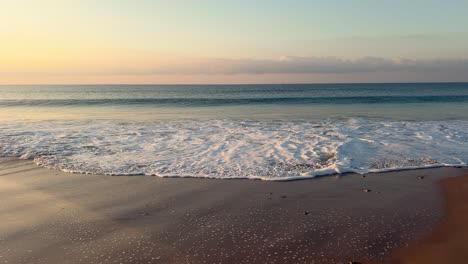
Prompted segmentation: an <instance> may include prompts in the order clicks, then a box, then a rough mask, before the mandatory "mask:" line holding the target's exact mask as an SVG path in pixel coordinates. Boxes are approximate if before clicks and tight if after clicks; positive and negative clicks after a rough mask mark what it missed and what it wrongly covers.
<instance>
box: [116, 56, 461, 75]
mask: <svg viewBox="0 0 468 264" xmlns="http://www.w3.org/2000/svg"><path fill="white" fill-rule="evenodd" d="M441 71H442V72H459V73H466V74H467V75H468V59H427V60H417V59H406V58H398V59H389V58H381V57H364V58H358V59H342V58H336V57H294V56H287V57H281V58H278V59H222V58H220V59H198V60H186V61H182V62H178V63H168V64H164V65H160V66H155V67H149V68H143V67H138V66H136V67H123V68H120V67H119V68H118V69H115V70H113V71H112V73H113V74H132V75H134V74H135V75H158V74H181V75H195V74H206V75H217V74H222V75H234V74H251V75H257V74H356V73H377V72H419V73H420V72H427V73H431V72H441Z"/></svg>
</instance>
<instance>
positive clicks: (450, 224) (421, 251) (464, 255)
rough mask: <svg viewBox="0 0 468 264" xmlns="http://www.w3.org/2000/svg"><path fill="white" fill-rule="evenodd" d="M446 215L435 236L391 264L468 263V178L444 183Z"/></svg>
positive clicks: (434, 233) (396, 255)
mask: <svg viewBox="0 0 468 264" xmlns="http://www.w3.org/2000/svg"><path fill="white" fill-rule="evenodd" d="M440 185H441V188H442V192H443V196H444V198H445V208H446V215H445V217H444V219H443V220H442V221H441V222H440V224H439V225H438V226H437V227H436V228H435V230H434V231H433V232H431V233H430V234H428V235H425V236H424V237H423V238H422V239H421V240H420V241H418V242H417V243H414V245H412V246H410V247H409V248H406V249H404V250H401V252H398V253H397V254H395V256H394V257H393V258H392V259H390V260H389V261H388V262H389V263H399V264H410V263H414V264H419V263H421V264H422V263H424V264H428V263H434V264H435V263H467V262H468V226H467V223H468V174H465V175H464V176H461V177H455V178H448V179H444V180H442V181H441V182H440Z"/></svg>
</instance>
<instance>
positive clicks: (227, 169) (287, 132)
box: [0, 83, 468, 180]
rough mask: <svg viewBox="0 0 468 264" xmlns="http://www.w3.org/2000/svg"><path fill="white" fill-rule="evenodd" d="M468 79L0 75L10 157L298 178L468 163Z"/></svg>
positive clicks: (74, 167) (65, 166) (0, 137)
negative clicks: (72, 81) (57, 81)
mask: <svg viewBox="0 0 468 264" xmlns="http://www.w3.org/2000/svg"><path fill="white" fill-rule="evenodd" d="M467 131H468V83H420V84H294V85H292V84H288V85H281V84H277V85H65V86H64V85H56V86H54V85H41V86H0V156H4V157H19V158H25V159H34V160H35V162H36V163H37V164H38V165H41V166H44V167H48V168H55V169H60V170H63V171H69V172H80V173H104V174H110V175H135V174H146V175H157V176H161V177H165V176H170V177H177V176H184V177H187V176H189V177H214V178H221V179H224V178H253V179H264V180H288V179H296V178H310V177H315V176H317V175H324V174H333V173H343V172H358V173H366V172H369V171H387V170H393V169H409V168H423V167H434V166H466V164H467V163H468V134H467Z"/></svg>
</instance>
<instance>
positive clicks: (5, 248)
mask: <svg viewBox="0 0 468 264" xmlns="http://www.w3.org/2000/svg"><path fill="white" fill-rule="evenodd" d="M466 172H467V170H466V169H456V168H439V169H427V170H412V171H400V172H391V173H384V174H368V175H367V176H366V177H361V176H360V175H355V174H347V175H341V176H328V177H321V178H318V179H312V180H303V181H290V182H264V181H253V180H210V179H189V178H158V177H151V176H129V177H125V176H105V175H82V174H68V173H64V172H60V171H55V170H48V169H44V168H40V167H37V166H36V165H35V164H33V162H32V161H25V160H21V161H18V160H14V159H0V216H1V217H2V220H1V221H0V263H348V262H349V261H356V262H361V263H377V262H382V261H388V260H394V261H404V259H405V258H406V259H408V261H407V262H402V263H428V262H411V260H412V259H414V256H420V255H421V254H422V253H421V250H423V251H422V252H426V251H427V249H424V247H426V248H430V250H431V251H434V253H436V252H435V251H436V250H433V248H440V247H439V245H440V243H439V241H441V240H440V239H439V238H440V237H442V238H444V239H445V238H446V237H447V236H449V237H452V236H455V235H456V234H458V232H457V230H458V228H460V227H462V226H463V225H462V224H463V220H456V219H455V220H452V221H454V222H447V221H448V220H447V218H443V216H444V212H445V211H447V212H448V214H447V215H448V216H449V218H448V219H452V218H453V217H452V218H450V217H451V215H454V216H457V215H458V211H459V210H461V209H459V207H456V208H455V207H451V206H450V205H451V204H452V202H451V201H452V200H453V199H454V200H457V199H459V198H460V197H458V196H457V194H456V192H455V193H452V192H448V191H447V190H448V189H447V188H449V189H450V188H451V187H447V186H453V184H452V182H453V181H454V180H458V179H466V177H460V178H453V179H452V178H448V177H450V176H460V175H463V174H466ZM419 176H424V178H423V179H419ZM442 179H446V180H444V181H443V185H442V186H443V187H444V188H443V189H442V190H443V192H442V194H450V193H452V194H453V195H454V196H453V197H452V198H450V197H451V196H450V195H449V199H448V200H447V201H448V203H446V202H445V200H444V199H441V189H440V188H439V187H438V185H437V184H436V183H437V182H438V181H440V180H442ZM466 182H468V180H465V181H463V183H465V185H466ZM465 185H460V184H455V187H456V186H465ZM460 188H462V187H460ZM364 190H369V191H368V192H365V191H364ZM458 195H463V194H460V193H459V194H458ZM459 205H460V206H464V205H463V204H459ZM446 209H447V210H446ZM453 210H455V211H453ZM464 210H465V211H466V208H464ZM450 212H452V213H450ZM465 217H466V214H465ZM455 218H456V217H455ZM438 223H440V225H438ZM444 226H445V227H444ZM450 230H451V232H452V233H450V232H448V231H450ZM446 232H448V233H447V235H445V234H446ZM431 234H435V237H433V236H431ZM437 234H439V235H437ZM464 234H465V235H463V236H461V235H460V238H459V239H457V241H459V242H461V241H466V239H465V238H466V233H464ZM444 241H448V240H446V239H445V240H443V241H442V242H443V243H445V244H444V245H445V247H446V250H445V252H447V254H448V255H447V254H446V255H443V253H441V255H440V257H441V259H444V258H448V257H451V256H452V253H451V252H455V253H456V252H458V250H457V248H456V247H455V248H454V247H453V246H452V245H460V244H456V243H457V242H453V243H455V244H450V243H452V242H444ZM460 246H461V247H464V246H462V245H460ZM455 253H453V254H455ZM439 263H449V262H444V261H443V262H439ZM454 263H459V262H454Z"/></svg>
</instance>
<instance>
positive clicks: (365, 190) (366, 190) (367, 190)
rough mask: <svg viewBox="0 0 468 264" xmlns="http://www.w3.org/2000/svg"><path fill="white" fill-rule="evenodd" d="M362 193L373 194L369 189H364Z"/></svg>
mask: <svg viewBox="0 0 468 264" xmlns="http://www.w3.org/2000/svg"><path fill="white" fill-rule="evenodd" d="M362 191H363V192H371V190H369V189H364V190H362Z"/></svg>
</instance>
